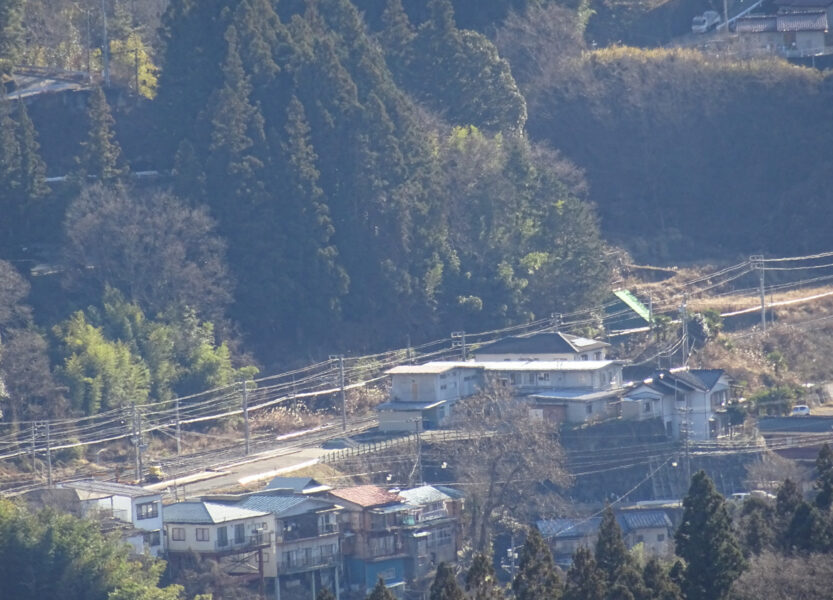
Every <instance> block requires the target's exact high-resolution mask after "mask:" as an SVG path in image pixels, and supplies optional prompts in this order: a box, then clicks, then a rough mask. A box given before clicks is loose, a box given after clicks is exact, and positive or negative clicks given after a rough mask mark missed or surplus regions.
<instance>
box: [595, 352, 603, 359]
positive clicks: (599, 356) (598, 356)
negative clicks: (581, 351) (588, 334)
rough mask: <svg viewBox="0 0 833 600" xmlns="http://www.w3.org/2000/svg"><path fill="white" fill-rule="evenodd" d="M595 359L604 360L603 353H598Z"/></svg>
mask: <svg viewBox="0 0 833 600" xmlns="http://www.w3.org/2000/svg"><path fill="white" fill-rule="evenodd" d="M595 358H596V360H602V353H601V352H596V356H595Z"/></svg>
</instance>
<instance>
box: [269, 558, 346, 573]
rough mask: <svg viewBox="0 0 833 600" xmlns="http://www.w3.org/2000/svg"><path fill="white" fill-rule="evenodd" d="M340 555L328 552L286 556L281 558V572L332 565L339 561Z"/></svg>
mask: <svg viewBox="0 0 833 600" xmlns="http://www.w3.org/2000/svg"><path fill="white" fill-rule="evenodd" d="M338 556H339V555H338V554H326V555H318V556H311V557H306V556H300V557H298V558H290V559H286V558H284V559H283V560H281V562H280V567H279V568H280V572H281V573H294V572H298V571H307V570H310V569H320V568H322V567H331V566H334V565H335V564H337V563H338Z"/></svg>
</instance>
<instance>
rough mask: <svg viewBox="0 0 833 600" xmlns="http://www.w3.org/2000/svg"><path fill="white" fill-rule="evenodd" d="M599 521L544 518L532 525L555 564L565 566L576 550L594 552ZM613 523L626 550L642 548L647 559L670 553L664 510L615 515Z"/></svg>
mask: <svg viewBox="0 0 833 600" xmlns="http://www.w3.org/2000/svg"><path fill="white" fill-rule="evenodd" d="M601 522H602V518H601V517H599V516H594V517H588V518H583V519H582V518H576V519H543V520H539V521H537V522H536V523H535V526H536V528H537V529H538V531H540V532H541V535H542V536H543V537H544V539H545V540H546V541H547V543H548V544H549V546H550V550H551V551H552V554H553V558H554V559H555V561H556V563H558V564H559V565H561V566H563V567H566V566H569V565H570V563H571V562H572V558H573V554H575V551H576V550H578V549H579V548H589V549H590V550H593V548H594V547H595V545H596V539H597V538H598V536H599V527H600V526H601ZM616 522H617V523H618V524H619V527H620V528H621V530H622V538H623V539H624V542H625V545H626V546H627V547H628V548H634V547H636V546H639V545H641V547H642V549H643V551H644V552H645V554H646V555H647V556H649V557H650V556H656V557H659V558H665V557H668V556H670V555H671V553H672V551H673V544H672V535H673V531H672V524H671V519H669V517H668V515H667V514H666V513H665V511H663V510H656V509H649V510H645V509H637V510H627V511H625V510H622V511H617V512H616Z"/></svg>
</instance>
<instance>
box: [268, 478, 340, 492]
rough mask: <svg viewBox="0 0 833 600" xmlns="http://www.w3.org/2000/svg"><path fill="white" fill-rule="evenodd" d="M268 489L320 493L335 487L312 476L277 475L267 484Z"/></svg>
mask: <svg viewBox="0 0 833 600" xmlns="http://www.w3.org/2000/svg"><path fill="white" fill-rule="evenodd" d="M266 489H267V490H285V491H289V492H292V493H294V494H320V493H322V492H326V491H328V490H331V489H333V488H332V487H330V486H329V485H326V484H323V483H321V482H320V481H317V480H315V479H313V478H312V477H275V478H273V479H272V480H270V481H269V483H268V484H267V485H266Z"/></svg>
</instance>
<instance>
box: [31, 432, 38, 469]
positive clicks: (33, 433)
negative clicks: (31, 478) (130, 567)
mask: <svg viewBox="0 0 833 600" xmlns="http://www.w3.org/2000/svg"><path fill="white" fill-rule="evenodd" d="M37 431H38V424H37V422H33V423H32V472H35V459H36V458H37V456H36V455H35V446H36V445H37V437H36V436H37Z"/></svg>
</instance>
